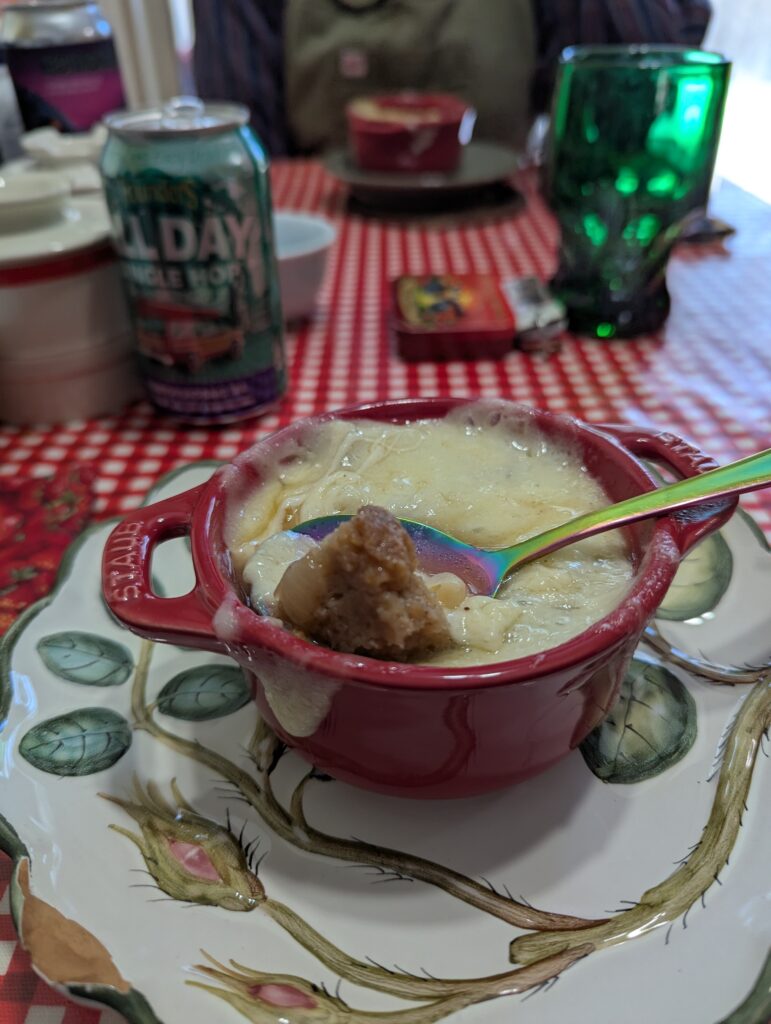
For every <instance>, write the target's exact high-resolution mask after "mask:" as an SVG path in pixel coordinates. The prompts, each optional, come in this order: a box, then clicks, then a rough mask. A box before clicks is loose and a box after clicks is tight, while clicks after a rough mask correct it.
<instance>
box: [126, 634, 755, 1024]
mask: <svg viewBox="0 0 771 1024" xmlns="http://www.w3.org/2000/svg"><path fill="white" fill-rule="evenodd" d="M152 649H153V645H152V644H150V643H148V642H143V644H142V648H141V654H140V657H139V660H138V663H137V666H136V670H135V675H134V682H133V691H132V712H133V718H134V727H135V728H136V729H141V730H144V731H145V732H147V733H148V734H150V735H151V736H153V737H154V738H155V739H156V740H158V741H159V742H161V743H164V744H165V745H166V746H168V747H169V748H171V749H172V750H174V751H175V752H177V753H178V754H181V755H184V756H187V757H189V758H192V759H193V760H194V761H196V762H198V763H199V764H202V765H205V766H206V767H207V768H209V769H212V770H213V771H215V772H217V774H218V775H220V776H221V777H222V778H223V779H224V780H225V782H226V783H227V785H228V787H229V788H228V789H227V790H226V793H227V794H228V795H229V796H230V797H232V798H233V799H238V800H241V801H244V802H245V803H246V804H248V805H249V807H250V808H252V809H253V810H254V811H256V813H257V814H258V815H259V817H260V818H261V819H262V821H263V822H264V823H265V824H266V825H267V826H268V827H269V828H270V829H271V830H272V831H273V832H275V833H276V834H277V835H279V836H281V837H282V838H284V839H286V840H287V841H288V842H290V843H292V844H293V845H294V846H296V847H298V848H300V849H303V850H306V851H308V852H310V853H315V854H318V855H321V856H325V857H331V858H336V859H338V860H344V861H348V862H351V863H357V864H366V865H369V866H371V867H373V868H375V869H376V870H377V871H379V872H382V874H383V876H384V877H385V878H388V877H395V878H404V879H407V878H409V879H414V880H420V881H423V882H426V883H428V884H430V885H434V886H436V887H438V888H441V889H443V890H444V891H445V892H446V893H448V894H449V895H451V896H454V897H455V898H457V899H461V900H463V901H464V902H466V903H467V904H469V905H471V906H473V907H475V908H476V909H477V910H479V911H480V912H484V913H488V914H491V915H492V916H494V917H497V918H499V919H501V920H503V921H506V922H507V923H509V924H511V925H512V926H514V927H517V928H520V929H524V930H525V931H526V933H527V934H524V935H521V936H519V937H518V938H516V939H514V940H513V942H512V943H511V947H510V959H511V961H512V963H513V964H516V965H517V966H515V967H513V968H512V969H511V970H509V971H505V972H502V973H500V974H495V975H490V976H487V977H478V978H438V977H434V976H431V975H428V974H425V975H421V974H417V973H415V974H412V973H408V972H406V971H404V970H402V969H399V968H393V969H392V968H388V967H385V966H382V965H379V964H377V963H375V962H372V961H368V960H367V961H365V960H360V959H358V958H357V957H355V956H352V955H350V954H349V953H347V952H346V951H344V950H342V949H340V948H339V947H337V946H335V945H334V944H333V943H332V942H330V941H329V940H328V939H327V938H326V937H325V936H324V935H322V934H321V933H320V932H318V931H317V930H316V929H314V928H313V927H311V926H310V925H309V924H308V923H307V922H306V921H305V920H304V919H303V918H302V917H301V916H300V915H299V914H297V913H296V912H295V911H294V910H293V909H292V908H291V907H290V906H288V905H287V904H285V903H282V902H279V901H277V900H274V899H272V897H271V896H270V892H269V887H266V885H265V882H264V880H263V879H262V878H261V877H259V870H260V863H261V861H260V860H258V858H257V856H256V852H257V851H256V847H255V842H252V843H250V844H247V845H246V846H245V845H244V843H243V833H242V834H241V835H236V834H235V833H234V831H233V830H232V828H231V825H230V821H229V819H228V821H227V822H226V823H225V824H218V823H216V822H213V821H211V820H209V819H207V818H204V817H202V816H201V815H200V814H198V813H197V812H196V810H195V809H194V808H193V807H192V806H191V805H190V804H189V803H188V802H187V801H186V800H185V798H184V796H183V795H182V794H181V793H180V791H179V789H178V787H177V785H176V783H175V782H174V781H172V782H171V783H170V791H171V797H172V798H173V800H172V801H171V802H170V801H168V800H167V798H166V797H165V796H163V795H162V794H161V792H160V790H159V789H158V787H157V786H156V785H154V784H153V783H148V784H147V785H146V786H145V787H144V788H143V787H142V785H141V784H140V783H139V782H137V783H135V791H134V795H133V798H131V799H129V798H126V799H124V798H122V797H116V796H108V797H107V799H110V800H111V801H112V802H113V803H115V804H117V805H119V806H120V807H122V808H123V809H124V810H125V811H126V812H127V814H129V815H130V816H131V817H132V818H133V819H134V821H135V823H136V824H137V825H138V826H139V828H140V831H141V836H137V835H136V834H134V833H131V832H127V830H125V829H123V828H122V827H118V831H120V832H122V833H123V834H126V835H129V837H130V838H131V840H132V841H133V842H134V843H135V844H136V845H137V846H138V847H139V849H140V851H141V852H142V856H143V858H144V860H145V864H146V867H147V870H148V872H149V874H150V875H151V876H152V881H153V882H154V884H155V885H156V886H157V887H158V888H159V889H160V890H161V891H162V892H163V893H165V894H166V895H167V896H168V897H171V898H172V899H175V900H185V901H189V902H193V903H201V904H205V905H213V906H220V907H224V908H228V909H232V910H237V911H243V910H248V911H257V912H260V913H262V914H265V915H266V916H268V917H269V918H270V919H271V920H272V921H273V922H274V923H275V924H276V925H278V926H279V927H280V928H282V929H283V930H284V931H286V932H288V933H289V934H290V935H291V936H292V938H293V939H294V940H295V941H296V942H298V943H299V944H300V945H301V946H302V947H303V948H304V949H306V950H307V951H308V952H310V953H311V954H312V955H313V956H314V957H316V959H317V960H318V961H319V962H320V963H321V964H323V965H324V966H325V967H327V968H328V969H329V970H331V971H333V972H334V973H335V974H336V975H337V976H338V977H339V978H340V979H341V980H345V981H347V982H349V983H350V984H352V985H357V986H360V987H364V988H368V989H373V990H375V991H378V992H382V993H384V994H387V995H390V996H393V997H397V998H400V999H404V1000H409V1001H410V1002H411V1003H413V1004H414V1003H420V1004H422V1005H419V1006H414V1005H412V1006H410V1007H406V1008H404V1009H398V1010H392V1011H381V1012H374V1011H366V1010H359V1009H356V1008H354V1007H352V1006H350V1005H348V1003H346V1002H345V1001H344V1000H343V999H342V998H341V997H340V994H339V991H338V992H337V993H334V994H332V993H330V992H328V991H327V990H326V989H324V988H323V987H321V986H318V985H314V984H312V983H311V982H310V981H308V980H307V979H305V978H299V977H296V976H293V975H276V974H265V973H263V972H260V971H259V970H256V969H254V968H252V967H248V966H245V965H243V964H239V963H236V962H233V961H231V962H230V963H229V964H224V963H221V962H219V961H218V960H216V959H214V958H213V957H212V956H211V955H210V954H209V953H205V954H204V955H205V956H206V958H207V962H206V963H201V964H198V965H196V969H197V971H198V972H199V974H200V975H201V976H202V978H203V979H205V980H195V981H189V982H188V984H191V985H194V986H196V987H198V988H201V989H204V990H205V991H207V992H209V993H211V994H213V995H215V996H217V997H218V998H219V999H222V1000H224V1001H226V1002H227V1003H229V1004H230V1005H231V1006H233V1007H234V1008H235V1009H236V1010H237V1011H238V1012H239V1013H241V1014H242V1015H243V1016H244V1017H245V1018H247V1019H248V1020H250V1021H254V1022H259V1024H263V1022H265V1024H275V1021H276V1020H277V1019H279V1018H281V1016H282V1015H285V1014H286V1013H287V1011H289V1010H291V1015H292V1016H291V1019H292V1020H293V1021H294V1022H296V1024H303V1022H306V1021H307V1022H308V1024H311V1022H316V1021H325V1022H329V1024H338V1022H339V1024H343V1022H349V1024H359V1022H360V1024H366V1022H375V1021H383V1022H391V1024H424V1022H431V1021H438V1020H442V1019H444V1018H445V1017H447V1016H448V1015H449V1014H451V1013H454V1012H455V1011H457V1010H461V1009H463V1008H464V1007H467V1006H471V1005H473V1004H476V1003H481V1002H484V1001H487V1000H490V999H495V998H498V997H500V996H504V995H512V994H515V993H522V992H525V991H528V990H533V989H537V988H541V987H545V986H548V985H552V984H554V983H555V982H556V980H557V979H558V978H559V976H560V974H561V973H562V972H563V971H564V970H566V969H567V968H568V967H570V966H572V965H573V964H574V963H576V962H577V961H578V960H581V959H583V958H584V957H586V956H589V955H591V954H592V953H596V952H599V951H600V950H602V949H604V948H605V947H607V946H612V945H616V944H618V943H621V942H626V941H630V940H632V939H634V938H638V937H639V936H641V935H646V934H648V933H649V932H652V931H654V930H655V929H657V928H662V927H666V928H667V935H666V938H667V940H668V938H669V931H670V930H671V928H672V927H673V924H674V922H675V921H677V919H678V918H681V917H683V916H684V915H685V916H686V917H687V913H688V910H689V908H690V907H691V906H692V905H693V904H694V903H695V902H697V901H698V900H700V899H701V900H702V901H703V900H704V896H705V893H706V892H707V890H708V889H709V888H710V887H711V886H712V885H714V884H720V879H719V875H720V872H721V871H722V869H723V867H724V865H725V864H726V863H727V861H728V857H729V855H730V852H731V850H732V849H733V846H734V843H735V841H736V838H737V835H738V831H739V828H740V826H741V821H742V817H743V814H744V811H745V809H746V799H747V794H748V791H749V788H750V783H751V780H752V774H753V768H754V764H755V760H756V758H757V755H758V752H759V750H760V749H761V742H762V738H763V735H764V733H766V732H767V730H768V728H769V726H770V725H771V678H768V677H763V678H761V679H760V680H758V681H757V682H756V683H755V685H754V687H753V688H752V689H751V690H750V691H749V693H748V694H747V696H746V699H745V700H744V702H743V704H742V706H741V708H740V710H739V712H738V714H737V716H736V719H735V721H734V722H733V723H732V724H731V726H730V729H729V730H728V731H727V734H726V736H725V739H724V757H723V762H722V767H721V769H720V776H719V781H718V786H717V792H716V795H715V800H714V803H713V807H712V811H711V814H710V817H709V820H708V821H707V824H706V826H705V828H704V831H703V834H702V837H701V840H700V841H699V842H698V843H697V844H696V846H695V847H694V848H693V850H692V851H691V852H690V853H689V855H688V856H687V857H685V858H684V859H683V861H682V862H681V863H680V864H679V866H678V867H677V869H676V870H675V871H674V872H673V873H672V874H671V875H670V876H669V877H668V878H666V879H664V881H662V882H661V883H660V884H659V885H656V886H654V887H653V888H651V889H649V890H648V891H647V892H645V893H643V894H642V895H641V896H640V899H639V900H638V901H637V902H636V903H633V904H631V905H630V906H629V907H628V908H626V909H623V910H621V911H620V912H618V913H615V914H614V915H613V916H611V917H610V918H607V919H600V920H586V919H581V918H573V917H569V916H566V915H563V914H555V913H550V912H548V911H545V910H539V909H537V908H534V907H531V906H529V905H528V904H526V903H524V902H522V901H517V900H515V899H513V898H512V897H511V895H510V894H508V893H506V894H503V893H499V892H496V891H495V890H493V889H492V888H491V887H490V886H487V885H483V884H481V883H479V882H476V881H474V880H472V879H470V878H466V877H464V876H463V875H460V874H458V873H456V872H454V871H452V870H451V869H449V868H445V867H442V866H441V865H438V864H435V863H432V862H431V861H427V860H423V859H421V858H419V857H414V856H412V855H410V854H408V853H404V852H400V851H397V850H389V849H385V848H383V847H378V846H374V845H371V844H368V843H366V842H364V841H361V840H357V839H341V838H339V837H336V836H332V835H328V834H327V833H324V832H322V831H320V830H319V829H317V828H315V827H314V826H313V825H311V824H310V823H309V822H308V820H307V818H306V814H305V800H306V796H307V794H308V791H309V790H310V789H312V787H313V786H314V785H318V784H323V783H324V782H325V781H328V780H327V777H326V776H324V775H321V774H320V773H318V772H316V771H315V770H313V769H311V770H309V771H308V772H307V774H306V775H305V776H304V777H303V778H302V779H301V781H300V782H299V783H298V785H297V786H296V788H295V790H294V792H293V793H292V795H291V797H290V799H289V802H288V806H284V805H283V804H282V803H280V802H279V801H278V799H277V798H276V796H275V794H274V792H273V786H272V775H273V772H274V771H275V769H276V768H277V766H278V765H279V763H280V761H281V759H282V757H283V756H284V754H285V753H286V748H285V746H284V745H283V744H282V743H281V742H280V741H279V740H278V739H277V738H276V736H275V735H274V734H273V733H272V732H271V731H270V730H269V729H268V727H267V726H265V725H264V723H262V722H258V724H257V727H256V729H255V732H254V735H253V737H252V740H251V743H250V745H249V756H250V759H251V762H252V767H251V770H249V771H247V770H245V769H243V768H241V767H239V766H238V765H236V764H234V763H233V762H231V761H230V760H228V759H227V758H226V757H223V756H222V755H221V754H219V753H218V752H216V751H214V750H210V749H208V748H206V747H204V746H202V745H201V744H200V743H198V742H195V741H191V740H188V739H185V738H183V737H180V736H178V735H176V734H175V733H174V732H172V731H170V730H168V729H166V728H165V727H164V726H162V725H160V724H159V723H158V721H157V720H156V717H155V714H156V711H159V710H160V708H161V707H162V701H161V697H159V699H158V700H157V701H156V702H155V704H148V702H147V698H146V686H147V678H148V673H149V667H150V660H151V657H152ZM662 673H666V670H665V669H662V668H661V667H660V666H657V665H655V664H653V663H652V662H650V661H649V660H647V659H639V660H638V659H636V662H635V665H634V667H633V669H632V671H631V672H630V674H629V677H628V679H627V683H626V687H627V693H628V695H629V694H637V695H638V697H639V699H641V701H642V702H643V703H644V704H649V701H647V700H645V698H646V697H650V696H651V692H655V691H656V690H657V688H658V687H659V686H660V681H661V678H662ZM667 675H670V674H669V673H667ZM671 678H672V680H674V682H676V683H678V685H679V686H682V684H680V683H679V681H678V680H676V679H675V677H674V676H672V677H671ZM168 689H169V686H168V684H167V687H164V690H162V691H161V695H163V693H164V692H167V691H168ZM665 692H666V693H667V694H670V690H669V688H668V687H665ZM677 697H678V699H680V700H681V702H682V703H681V705H679V707H680V710H679V712H677V713H675V712H673V711H672V709H671V708H670V713H673V714H674V717H675V718H677V720H678V721H679V723H680V725H679V726H678V727H677V728H675V729H674V730H673V731H672V735H670V734H667V737H665V739H666V743H662V745H661V750H662V752H663V756H664V757H665V758H666V757H669V758H670V761H671V759H672V758H676V756H681V755H680V754H679V753H678V752H679V751H680V750H681V748H683V747H685V748H686V749H687V747H688V746H689V745H690V742H692V738H693V737H692V733H691V732H690V730H691V728H692V723H693V716H692V712H691V707H692V704H693V702H692V699H691V698H690V696H689V695H687V693H685V691H684V688H683V692H682V693H678V694H677ZM623 699H624V698H623V697H622V701H623ZM667 699H668V700H669V699H670V698H669V697H668V698H667ZM671 699H674V697H672V698H671ZM628 702H629V697H627V703H628ZM650 706H651V707H653V706H655V705H654V704H651V705H650ZM627 710H628V708H627ZM620 715H621V712H620V711H619V717H620ZM180 717H182V716H180ZM662 728H663V727H662ZM673 737H674V739H673ZM617 738H618V737H617ZM603 742H605V743H606V744H607V745H608V746H609V747H612V745H613V740H612V738H610V737H608V736H604V737H600V738H599V739H598V741H597V744H596V746H597V748H598V751H597V752H596V753H597V761H598V763H601V764H603V765H606V766H607V765H611V764H612V767H613V771H612V772H611V773H610V774H609V775H608V778H614V775H620V776H621V778H620V780H619V781H627V780H626V779H625V778H623V775H624V772H625V771H627V770H628V769H629V767H630V765H632V767H633V769H634V773H635V774H636V775H638V776H639V777H641V778H642V777H646V771H647V767H646V765H648V766H649V761H650V756H651V755H650V750H649V749H648V748H647V746H646V744H645V743H644V742H642V741H641V740H638V742H637V743H636V744H635V743H633V742H631V738H630V739H625V738H624V736H623V735H622V737H621V743H620V744H617V748H618V749H616V748H613V749H614V750H615V760H612V759H611V758H609V757H608V756H607V755H606V754H604V753H603V752H602V751H599V747H600V746H601V744H602V743H603ZM667 744H668V746H667ZM620 750H624V751H626V754H625V757H621V756H620V754H619V751H620ZM584 756H585V757H587V752H586V751H585V752H584ZM587 759H588V757H587ZM635 765H636V767H635ZM684 923H685V918H684Z"/></svg>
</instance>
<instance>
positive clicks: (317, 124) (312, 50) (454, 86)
mask: <svg viewBox="0 0 771 1024" xmlns="http://www.w3.org/2000/svg"><path fill="white" fill-rule="evenodd" d="M285 59H286V108H287V116H288V120H289V125H290V129H291V134H292V136H293V140H294V143H295V145H296V146H297V147H298V148H299V149H300V150H302V151H312V150H318V149H324V148H327V147H329V146H336V145H341V144H343V143H344V141H345V135H346V128H345V105H346V103H347V102H348V101H349V100H352V99H354V98H356V97H357V96H363V95H368V94H371V93H374V92H381V91H391V90H394V89H417V90H421V91H441V92H451V93H455V94H456V95H458V96H460V97H462V98H463V99H465V100H467V101H469V102H470V103H471V104H472V105H473V106H474V107H475V108H476V110H477V123H476V129H475V136H476V137H479V138H484V139H494V140H497V141H500V142H506V143H509V144H510V145H513V146H516V147H521V146H523V145H524V142H525V139H526V136H527V132H528V129H529V127H530V88H531V82H532V76H533V72H534V67H535V60H536V41H535V28H534V20H533V13H532V10H531V0H484V2H482V3H480V2H479V0H358V2H357V0H289V2H288V6H287V12H286V36H285Z"/></svg>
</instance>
